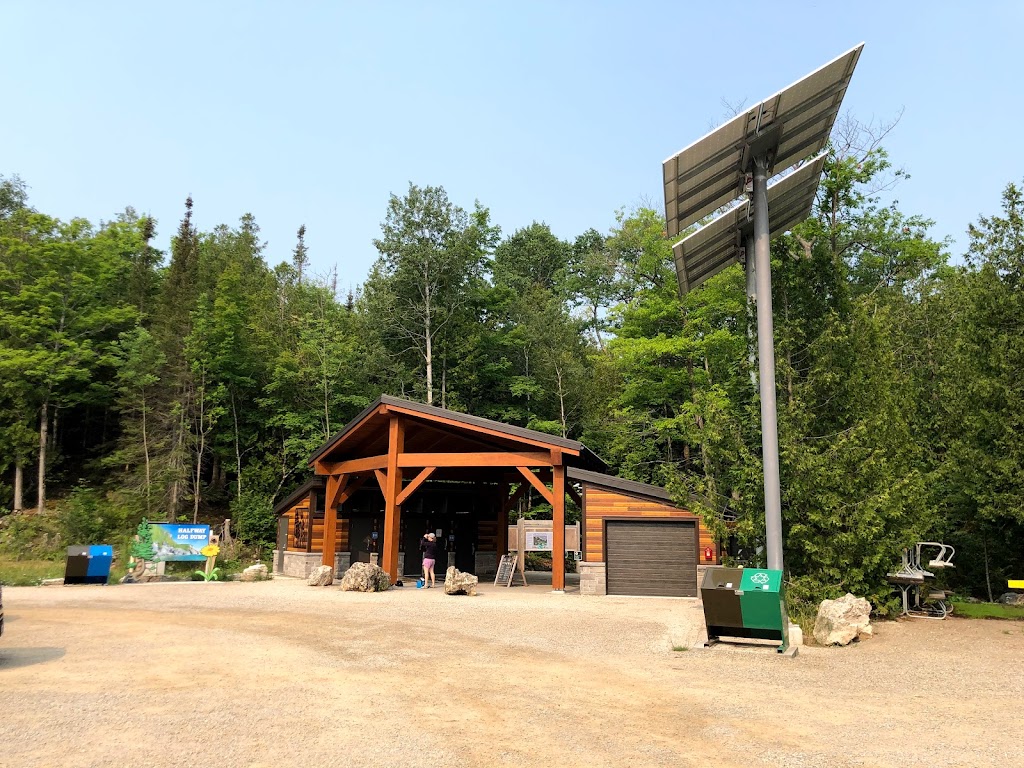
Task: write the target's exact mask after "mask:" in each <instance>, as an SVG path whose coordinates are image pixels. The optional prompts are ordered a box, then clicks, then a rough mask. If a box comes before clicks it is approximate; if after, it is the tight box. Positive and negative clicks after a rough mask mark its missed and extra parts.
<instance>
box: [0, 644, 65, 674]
mask: <svg viewBox="0 0 1024 768" xmlns="http://www.w3.org/2000/svg"><path fill="white" fill-rule="evenodd" d="M64 653H65V650H64V649H63V648H3V647H0V672H3V671H4V670H5V669H16V668H17V667H30V666H32V665H33V664H45V663H46V662H48V661H54V660H56V659H59V658H61V657H63V656H64Z"/></svg>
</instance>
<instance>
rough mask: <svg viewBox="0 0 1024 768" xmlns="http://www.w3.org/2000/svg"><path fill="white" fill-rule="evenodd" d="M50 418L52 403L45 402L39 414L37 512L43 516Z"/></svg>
mask: <svg viewBox="0 0 1024 768" xmlns="http://www.w3.org/2000/svg"><path fill="white" fill-rule="evenodd" d="M49 417H50V403H49V401H44V402H43V407H42V410H41V411H40V413H39V496H38V501H37V503H36V512H38V513H39V514H43V510H44V509H45V508H46V431H47V427H48V426H49V424H48V422H49Z"/></svg>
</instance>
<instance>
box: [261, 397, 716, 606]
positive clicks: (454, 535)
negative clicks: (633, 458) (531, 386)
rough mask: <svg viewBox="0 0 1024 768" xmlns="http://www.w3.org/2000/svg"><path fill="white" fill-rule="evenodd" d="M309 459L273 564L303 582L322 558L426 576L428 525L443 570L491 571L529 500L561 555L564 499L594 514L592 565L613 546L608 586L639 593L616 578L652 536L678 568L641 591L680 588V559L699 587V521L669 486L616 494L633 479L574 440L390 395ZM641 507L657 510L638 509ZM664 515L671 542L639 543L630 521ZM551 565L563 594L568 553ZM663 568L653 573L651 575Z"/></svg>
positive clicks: (285, 503)
mask: <svg viewBox="0 0 1024 768" xmlns="http://www.w3.org/2000/svg"><path fill="white" fill-rule="evenodd" d="M309 462H310V466H311V467H312V468H313V470H314V472H315V476H314V477H313V478H312V479H311V480H310V481H309V482H307V483H305V484H304V485H303V486H302V487H300V488H299V489H297V490H296V491H295V492H293V493H292V494H291V495H290V496H288V497H287V498H285V499H283V500H282V501H281V502H280V503H279V504H278V505H277V507H276V509H275V511H276V512H277V514H278V516H279V517H278V521H279V522H278V539H277V549H276V550H275V553H274V568H275V571H276V572H279V573H282V574H284V575H288V576H299V577H304V576H306V575H308V574H309V572H310V571H311V570H312V569H313V568H314V567H315V566H316V565H320V564H324V565H332V566H334V568H335V572H336V573H340V572H342V571H344V570H345V569H347V568H348V567H349V565H350V564H351V563H353V562H358V561H364V562H377V563H378V564H379V565H380V566H381V567H382V568H384V570H385V571H387V572H388V574H389V575H390V576H391V579H392V581H395V580H396V579H398V578H400V577H401V576H402V575H403V574H410V575H411V574H417V573H419V570H420V558H421V555H420V551H419V541H420V538H421V537H422V536H423V534H424V533H426V532H428V531H433V532H435V533H439V535H438V540H439V542H440V543H441V547H442V554H441V558H440V560H441V562H439V563H438V568H439V571H441V572H442V573H443V570H444V568H445V567H446V566H447V564H448V563H449V562H452V563H454V565H455V566H456V567H457V568H459V570H462V571H468V572H470V573H477V574H487V573H493V572H494V570H495V568H496V565H497V562H498V559H499V558H500V556H501V555H503V554H504V553H505V552H506V551H507V537H506V536H505V535H499V532H500V533H501V534H504V533H505V532H506V531H507V526H508V523H509V520H508V517H509V511H510V510H511V509H514V508H515V507H516V505H517V504H518V503H519V502H520V499H522V498H523V497H524V495H526V496H529V497H530V498H533V499H535V500H538V501H541V500H542V501H546V502H547V503H548V504H550V505H551V508H552V530H553V533H554V542H553V543H554V549H555V551H559V550H564V549H565V506H566V498H567V497H569V498H572V499H573V500H574V501H575V502H576V503H577V504H578V505H580V506H581V507H582V508H583V509H584V510H585V511H586V510H588V509H589V510H590V513H589V514H592V515H593V516H594V517H593V520H591V519H589V518H587V519H585V520H584V522H583V538H584V540H585V544H584V549H583V557H584V561H585V563H599V562H600V563H602V564H603V563H604V562H605V558H606V553H607V557H608V561H609V562H610V563H611V566H610V569H609V573H611V574H612V581H611V584H612V588H611V590H609V591H610V592H611V593H613V594H628V593H630V592H624V591H621V590H629V589H634V586H631V585H635V583H637V582H635V580H630V579H625V580H623V579H622V578H621V577H620V576H619V575H618V574H620V573H621V572H622V570H621V569H622V567H631V566H630V565H629V564H630V563H631V562H632V560H630V558H634V557H635V555H636V554H637V553H638V552H639V551H640V550H639V549H638V547H639V548H640V549H642V548H643V547H644V546H646V544H645V542H647V544H649V545H650V547H651V558H653V560H654V561H655V562H658V563H664V564H666V565H667V566H669V567H670V570H671V573H672V575H671V576H663V577H659V578H656V579H655V580H654V582H653V583H654V584H655V585H656V586H655V587H654V588H655V590H657V589H664V590H666V591H663V592H657V591H655V592H651V591H650V589H651V587H650V586H645V587H635V591H634V592H633V593H635V594H677V593H678V591H679V588H678V585H677V581H678V578H677V577H676V575H675V574H676V572H677V571H678V562H680V561H681V562H683V563H689V564H692V566H693V570H692V571H691V575H692V580H693V581H694V583H696V563H697V561H699V560H700V558H699V557H698V554H699V553H697V549H696V546H697V545H696V544H693V545H692V546H691V543H692V542H691V540H690V539H687V538H686V537H685V536H682V535H680V531H681V530H682V528H680V527H679V526H680V525H683V526H685V525H690V526H691V528H690V530H692V531H693V532H694V536H695V537H698V538H699V536H700V533H699V531H698V526H699V523H698V522H696V518H695V517H694V516H693V515H690V514H689V513H688V512H686V511H685V510H679V509H677V508H676V507H674V506H673V505H672V504H671V501H670V500H669V499H668V494H667V493H665V491H664V490H663V489H659V488H656V487H654V486H647V485H644V484H642V483H632V484H630V486H629V488H626V489H625V490H624V489H623V488H621V487H620V488H619V489H618V491H617V493H619V494H620V495H621V496H622V499H626V501H622V499H620V500H619V501H615V500H614V499H612V498H611V496H609V492H611V493H612V495H614V493H615V492H616V491H614V489H613V488H611V487H610V486H609V487H605V486H601V485H600V483H599V480H600V479H601V478H606V479H607V481H609V482H615V483H620V484H621V483H630V481H622V480H618V479H617V478H611V477H609V476H607V475H604V474H603V473H604V472H605V471H606V470H607V465H605V463H604V462H603V461H602V460H601V459H600V458H599V457H597V456H596V455H595V454H594V453H593V452H591V451H590V450H589V449H588V448H587V447H586V446H584V445H583V444H582V443H580V442H578V441H575V440H568V439H565V438H561V437H557V436H553V435H549V434H546V433H543V432H537V431H535V430H530V429H524V428H522V427H516V426H512V425H509V424H503V423H501V422H497V421H492V420H490V419H483V418H479V417H476V416H471V415H468V414H464V413H457V412H455V411H449V410H446V409H443V408H437V407H434V406H429V405H424V404H422V403H416V402H412V401H409V400H404V399H400V398H395V397H389V396H386V395H384V396H381V397H380V398H379V399H378V400H377V401H376V402H374V403H373V404H372V405H370V406H369V407H368V408H366V409H365V410H364V411H363V412H362V413H360V414H359V415H358V416H357V417H356V418H355V419H353V420H352V421H351V422H350V423H349V424H348V425H347V426H345V427H344V429H342V430H341V431H340V432H339V433H337V434H336V435H334V436H333V437H332V438H331V439H330V440H328V441H327V442H326V443H324V445H322V446H321V447H320V448H319V449H317V451H316V452H314V453H313V455H312V456H311V457H310V460H309ZM634 486H636V487H634ZM577 488H579V489H581V490H580V491H577ZM638 488H639V490H638ZM587 493H590V497H589V499H590V500H589V503H588V498H587V496H586V494H587ZM602 494H603V495H602ZM644 500H646V501H644ZM643 503H647V504H648V506H647V507H644V508H643V509H640V507H638V506H636V505H637V504H643ZM615 504H619V506H618V507H615ZM622 504H626V506H622ZM630 504H632V505H633V506H629V505H630ZM602 505H605V506H602ZM609 505H610V506H609ZM605 507H607V508H608V509H609V510H611V511H609V512H608V513H607V514H605V513H604V512H602V510H603V509H605ZM616 511H618V512H620V513H621V514H613V513H614V512H616ZM659 517H661V518H664V519H666V520H668V519H671V521H672V524H671V525H669V526H668V527H666V528H663V529H658V530H661V531H663V532H664V533H665V535H666V536H667V537H668V539H667V540H666V541H667V542H668V543H666V542H665V541H661V540H659V539H658V537H657V536H656V535H655V536H654V537H653V538H651V537H650V536H648V538H647V539H643V540H638V539H637V537H638V536H640V535H641V534H640V533H639V529H637V528H635V527H630V526H629V525H621V524H625V523H628V522H629V521H630V520H633V519H635V518H645V519H649V520H656V519H658V518H659ZM609 524H611V529H610V534H609V532H608V525H609ZM656 532H657V531H655V533H656ZM705 533H706V532H705ZM609 535H610V539H608V538H607V537H608V536H609ZM693 541H697V539H696V538H694V539H693ZM680 547H682V548H683V549H685V550H686V552H685V553H682V552H680V553H678V556H677V557H675V558H673V556H671V555H670V552H674V551H676V550H677V549H678V548H680ZM630 552H632V554H629V553H630ZM691 552H692V555H691V554H690V553H691ZM715 553H716V559H715V562H717V549H715ZM641 559H643V558H641ZM552 560H553V570H552V588H553V589H556V590H560V589H563V588H564V584H565V574H564V560H563V558H560V557H554V558H552ZM655 571H657V568H655V569H654V571H652V570H651V569H650V568H645V569H644V573H645V574H648V575H650V574H652V573H654V572H655ZM593 572H594V569H591V571H590V573H593ZM602 577H603V574H602ZM588 583H589V582H588ZM645 583H648V582H647V581H645ZM603 589H604V587H603V585H602V590H601V591H602V593H603ZM694 594H695V592H694Z"/></svg>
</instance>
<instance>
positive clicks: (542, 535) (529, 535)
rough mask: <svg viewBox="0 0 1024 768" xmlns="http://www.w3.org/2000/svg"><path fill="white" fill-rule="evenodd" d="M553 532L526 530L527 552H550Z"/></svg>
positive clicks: (553, 537)
mask: <svg viewBox="0 0 1024 768" xmlns="http://www.w3.org/2000/svg"><path fill="white" fill-rule="evenodd" d="M554 541H555V534H554V532H553V531H527V532H526V546H525V547H524V549H525V550H526V551H527V552H550V551H552V550H553V549H554Z"/></svg>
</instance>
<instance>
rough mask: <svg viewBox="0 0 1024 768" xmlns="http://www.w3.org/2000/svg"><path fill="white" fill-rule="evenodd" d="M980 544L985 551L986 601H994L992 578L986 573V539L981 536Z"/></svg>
mask: <svg viewBox="0 0 1024 768" xmlns="http://www.w3.org/2000/svg"><path fill="white" fill-rule="evenodd" d="M981 546H982V549H983V551H984V552H985V586H987V587H988V601H989V602H990V603H994V602H995V599H994V598H993V597H992V579H991V578H990V577H989V573H988V539H986V538H983V539H982V540H981Z"/></svg>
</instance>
